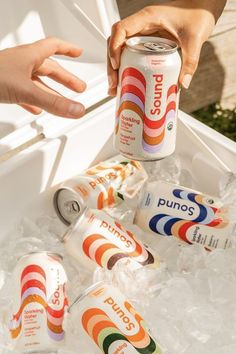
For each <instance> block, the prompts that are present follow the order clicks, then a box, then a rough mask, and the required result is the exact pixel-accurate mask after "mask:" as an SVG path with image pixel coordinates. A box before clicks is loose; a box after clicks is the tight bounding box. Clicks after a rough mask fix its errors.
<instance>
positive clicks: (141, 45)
mask: <svg viewBox="0 0 236 354" xmlns="http://www.w3.org/2000/svg"><path fill="white" fill-rule="evenodd" d="M126 46H127V48H128V49H129V50H131V51H134V52H139V53H145V54H159V55H167V54H171V53H174V52H176V51H177V49H178V44H177V43H176V42H174V41H171V40H170V39H166V38H161V37H132V38H129V39H128V40H127V41H126Z"/></svg>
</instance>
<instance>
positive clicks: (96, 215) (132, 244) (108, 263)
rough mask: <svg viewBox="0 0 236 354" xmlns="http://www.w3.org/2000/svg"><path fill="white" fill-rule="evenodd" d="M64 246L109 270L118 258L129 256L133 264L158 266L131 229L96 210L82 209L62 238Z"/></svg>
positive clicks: (134, 266) (135, 266)
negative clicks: (72, 227)
mask: <svg viewBox="0 0 236 354" xmlns="http://www.w3.org/2000/svg"><path fill="white" fill-rule="evenodd" d="M66 248H67V250H68V252H69V253H71V254H72V255H73V256H75V257H76V255H77V253H81V251H82V253H83V254H84V255H85V256H86V258H89V259H90V260H91V261H93V262H94V263H95V264H97V265H99V266H100V267H103V268H106V269H109V270H111V269H112V268H113V267H114V266H115V264H116V263H117V262H118V261H120V260H121V259H129V261H130V262H131V263H132V264H131V266H132V267H133V268H140V267H142V266H146V265H153V266H156V267H158V266H159V260H158V259H157V257H156V256H154V254H153V253H152V251H151V250H150V249H148V248H147V246H145V245H143V244H142V242H140V241H138V240H137V239H136V237H135V236H134V234H133V233H132V232H131V231H129V230H127V229H126V228H124V226H123V225H121V224H120V223H119V222H117V221H115V220H114V219H113V218H111V217H110V216H109V215H107V214H106V213H104V212H103V211H98V210H91V209H87V210H86V211H85V213H84V215H83V216H82V220H81V221H79V222H78V225H76V226H75V229H74V230H73V231H72V235H70V236H69V238H68V241H66ZM75 249H76V251H75ZM76 258H77V257H76ZM78 258H79V257H78ZM130 262H129V263H130Z"/></svg>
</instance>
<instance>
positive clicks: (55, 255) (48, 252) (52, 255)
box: [17, 251, 63, 262]
mask: <svg viewBox="0 0 236 354" xmlns="http://www.w3.org/2000/svg"><path fill="white" fill-rule="evenodd" d="M33 254H46V255H48V256H51V257H54V258H57V259H58V260H59V261H60V262H61V261H63V256H62V255H61V254H60V253H56V252H51V251H32V252H29V253H26V254H23V256H20V257H19V258H18V259H17V260H18V261H19V260H21V259H22V258H24V257H27V256H30V255H33Z"/></svg>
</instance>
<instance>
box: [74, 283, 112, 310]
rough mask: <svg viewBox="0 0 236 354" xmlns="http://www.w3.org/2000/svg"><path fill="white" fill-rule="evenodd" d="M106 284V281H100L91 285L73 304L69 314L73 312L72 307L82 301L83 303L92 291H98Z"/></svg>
mask: <svg viewBox="0 0 236 354" xmlns="http://www.w3.org/2000/svg"><path fill="white" fill-rule="evenodd" d="M104 284H106V283H105V282H104V281H98V282H96V283H94V284H92V285H90V286H89V287H88V288H86V289H84V290H83V291H82V292H81V293H80V294H79V295H78V296H77V297H76V298H75V300H74V301H73V302H72V304H71V305H70V306H69V307H68V312H70V311H71V309H72V307H74V306H75V305H77V304H78V303H79V302H80V301H82V300H83V299H84V298H85V296H87V295H88V294H89V293H90V292H91V291H92V290H94V289H96V288H97V287H99V286H101V285H104Z"/></svg>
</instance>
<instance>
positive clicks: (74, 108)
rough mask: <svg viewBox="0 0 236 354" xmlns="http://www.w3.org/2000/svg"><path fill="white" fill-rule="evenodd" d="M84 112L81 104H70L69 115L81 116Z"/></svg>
mask: <svg viewBox="0 0 236 354" xmlns="http://www.w3.org/2000/svg"><path fill="white" fill-rule="evenodd" d="M83 113H84V107H83V106H82V105H81V104H76V103H72V104H71V105H70V106H69V110H68V115H69V116H74V117H80V116H81V115H83Z"/></svg>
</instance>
